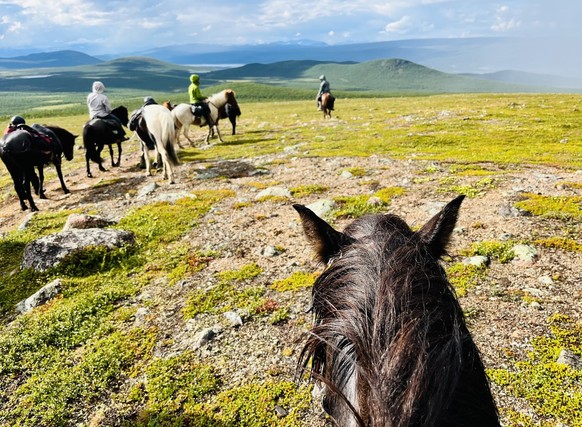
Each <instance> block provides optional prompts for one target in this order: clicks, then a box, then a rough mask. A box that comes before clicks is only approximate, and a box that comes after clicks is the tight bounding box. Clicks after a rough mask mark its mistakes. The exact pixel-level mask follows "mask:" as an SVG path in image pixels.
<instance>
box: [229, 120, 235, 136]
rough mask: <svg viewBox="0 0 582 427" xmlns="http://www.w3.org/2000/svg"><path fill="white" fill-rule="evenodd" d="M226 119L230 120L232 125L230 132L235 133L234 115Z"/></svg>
mask: <svg viewBox="0 0 582 427" xmlns="http://www.w3.org/2000/svg"><path fill="white" fill-rule="evenodd" d="M228 119H229V120H230V124H231V125H232V134H233V135H236V115H235V116H232V117H229V118H228Z"/></svg>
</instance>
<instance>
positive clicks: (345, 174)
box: [340, 171, 354, 179]
mask: <svg viewBox="0 0 582 427" xmlns="http://www.w3.org/2000/svg"><path fill="white" fill-rule="evenodd" d="M340 176H341V177H342V178H344V179H350V178H352V177H353V176H354V174H352V173H351V172H350V171H343V172H342V173H341V175H340Z"/></svg>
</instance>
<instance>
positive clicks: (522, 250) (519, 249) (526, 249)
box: [511, 245, 538, 262]
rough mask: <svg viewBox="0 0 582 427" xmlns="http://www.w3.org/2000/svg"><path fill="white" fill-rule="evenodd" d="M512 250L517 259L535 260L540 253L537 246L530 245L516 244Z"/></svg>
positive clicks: (524, 260)
mask: <svg viewBox="0 0 582 427" xmlns="http://www.w3.org/2000/svg"><path fill="white" fill-rule="evenodd" d="M511 250H512V251H513V254H514V255H515V258H514V259H515V260H516V261H522V262H533V260H534V259H535V258H536V257H537V255H538V251H537V250H536V248H534V247H533V246H530V245H515V246H514V247H513V248H511Z"/></svg>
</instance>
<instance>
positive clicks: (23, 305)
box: [16, 279, 62, 313]
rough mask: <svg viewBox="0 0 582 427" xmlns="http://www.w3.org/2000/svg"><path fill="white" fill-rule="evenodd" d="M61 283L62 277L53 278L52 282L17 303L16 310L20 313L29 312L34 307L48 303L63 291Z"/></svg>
mask: <svg viewBox="0 0 582 427" xmlns="http://www.w3.org/2000/svg"><path fill="white" fill-rule="evenodd" d="M61 285H62V282H61V279H56V280H53V281H52V282H51V283H49V284H48V285H46V286H43V287H42V288H40V289H39V290H38V291H36V292H35V293H34V294H32V295H31V296H29V297H28V298H26V299H25V300H24V301H20V302H19V303H18V304H16V311H18V312H19V313H28V312H29V311H30V310H32V309H33V308H35V307H38V306H39V305H43V304H45V303H47V302H48V301H50V300H52V299H53V298H54V297H56V296H57V295H58V294H60V293H61Z"/></svg>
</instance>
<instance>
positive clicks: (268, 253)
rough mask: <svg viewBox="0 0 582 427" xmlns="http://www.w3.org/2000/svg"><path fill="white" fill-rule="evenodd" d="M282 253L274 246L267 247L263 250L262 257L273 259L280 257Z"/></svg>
mask: <svg viewBox="0 0 582 427" xmlns="http://www.w3.org/2000/svg"><path fill="white" fill-rule="evenodd" d="M280 254H281V252H280V251H278V250H277V248H275V247H274V246H267V247H265V248H263V250H261V255H262V256H264V257H266V258H272V257H274V256H277V255H280Z"/></svg>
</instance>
